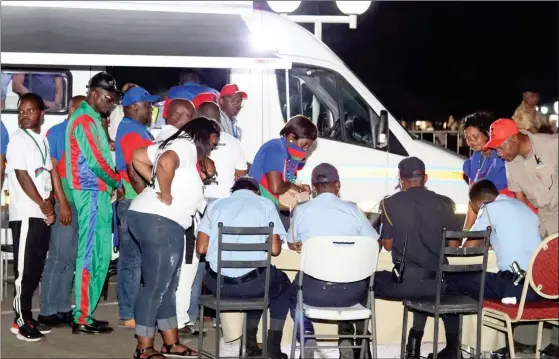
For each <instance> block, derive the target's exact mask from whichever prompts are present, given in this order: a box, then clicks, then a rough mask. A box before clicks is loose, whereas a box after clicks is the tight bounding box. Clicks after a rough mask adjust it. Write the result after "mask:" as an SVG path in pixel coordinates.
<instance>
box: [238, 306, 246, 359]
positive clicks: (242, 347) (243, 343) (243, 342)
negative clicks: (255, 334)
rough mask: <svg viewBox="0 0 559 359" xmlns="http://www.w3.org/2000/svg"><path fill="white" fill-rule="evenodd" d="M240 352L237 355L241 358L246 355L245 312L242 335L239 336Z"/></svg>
mask: <svg viewBox="0 0 559 359" xmlns="http://www.w3.org/2000/svg"><path fill="white" fill-rule="evenodd" d="M239 349H240V350H239V351H240V353H239V356H240V357H241V358H243V359H246V357H247V313H246V312H245V313H244V315H243V336H242V337H241V345H240V348H239Z"/></svg>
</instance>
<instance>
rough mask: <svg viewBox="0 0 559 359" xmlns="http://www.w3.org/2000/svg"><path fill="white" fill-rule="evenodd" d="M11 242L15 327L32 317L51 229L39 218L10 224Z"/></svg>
mask: <svg viewBox="0 0 559 359" xmlns="http://www.w3.org/2000/svg"><path fill="white" fill-rule="evenodd" d="M10 228H11V230H12V239H13V242H14V273H15V278H16V281H15V296H14V302H13V308H14V312H15V321H16V323H17V324H18V325H20V326H21V325H23V324H25V321H27V320H30V319H32V318H33V314H32V313H31V301H32V299H33V293H34V292H35V289H37V287H38V286H39V282H40V280H41V275H42V274H43V268H44V267H45V259H46V258H47V252H48V250H49V242H50V227H49V226H47V225H46V223H45V221H44V220H43V219H42V218H29V219H27V220H23V221H11V222H10Z"/></svg>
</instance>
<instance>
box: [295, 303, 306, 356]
mask: <svg viewBox="0 0 559 359" xmlns="http://www.w3.org/2000/svg"><path fill="white" fill-rule="evenodd" d="M304 316H305V312H304V311H303V303H301V305H300V306H299V310H298V311H297V315H295V319H297V317H298V318H299V322H298V325H299V335H300V336H301V338H300V340H301V342H300V343H299V357H300V358H303V357H304V355H305V339H306V338H305V326H304V322H305V320H304V319H303V318H304Z"/></svg>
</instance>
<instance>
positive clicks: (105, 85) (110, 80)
mask: <svg viewBox="0 0 559 359" xmlns="http://www.w3.org/2000/svg"><path fill="white" fill-rule="evenodd" d="M87 88H90V89H92V88H100V89H103V90H106V91H110V92H116V93H117V94H120V91H119V90H118V88H117V87H116V80H115V79H114V77H112V76H111V75H109V74H108V73H106V72H99V73H98V74H96V75H95V76H93V77H92V78H91V79H90V80H89V83H88V84H87Z"/></svg>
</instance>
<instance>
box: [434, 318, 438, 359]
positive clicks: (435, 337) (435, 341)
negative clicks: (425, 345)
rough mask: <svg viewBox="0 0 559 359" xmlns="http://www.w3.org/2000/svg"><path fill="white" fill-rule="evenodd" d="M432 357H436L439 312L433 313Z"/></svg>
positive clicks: (435, 358)
mask: <svg viewBox="0 0 559 359" xmlns="http://www.w3.org/2000/svg"><path fill="white" fill-rule="evenodd" d="M433 337H434V342H433V359H437V354H438V350H439V313H437V314H435V329H434V333H433Z"/></svg>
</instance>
